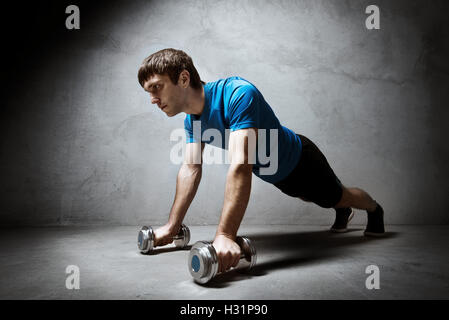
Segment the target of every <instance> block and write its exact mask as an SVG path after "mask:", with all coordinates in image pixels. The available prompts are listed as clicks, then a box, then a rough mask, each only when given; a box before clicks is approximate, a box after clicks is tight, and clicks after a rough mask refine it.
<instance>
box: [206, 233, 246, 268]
mask: <svg viewBox="0 0 449 320" xmlns="http://www.w3.org/2000/svg"><path fill="white" fill-rule="evenodd" d="M212 245H213V246H214V248H215V251H216V252H217V256H218V272H225V271H227V270H229V269H230V268H232V267H235V266H237V264H238V263H239V260H240V254H241V251H240V247H239V245H238V244H237V243H236V242H235V241H234V240H233V239H232V237H230V236H227V235H217V236H215V239H214V242H213V244H212Z"/></svg>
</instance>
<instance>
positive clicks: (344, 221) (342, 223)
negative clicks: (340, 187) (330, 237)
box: [331, 208, 354, 233]
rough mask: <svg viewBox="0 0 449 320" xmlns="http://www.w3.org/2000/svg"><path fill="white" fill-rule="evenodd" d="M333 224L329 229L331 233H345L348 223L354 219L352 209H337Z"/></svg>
mask: <svg viewBox="0 0 449 320" xmlns="http://www.w3.org/2000/svg"><path fill="white" fill-rule="evenodd" d="M335 211H336V215H335V222H334V224H333V225H332V227H331V231H332V232H337V233H341V232H347V231H348V223H349V221H351V219H352V217H354V211H353V210H352V208H339V209H336V210H335Z"/></svg>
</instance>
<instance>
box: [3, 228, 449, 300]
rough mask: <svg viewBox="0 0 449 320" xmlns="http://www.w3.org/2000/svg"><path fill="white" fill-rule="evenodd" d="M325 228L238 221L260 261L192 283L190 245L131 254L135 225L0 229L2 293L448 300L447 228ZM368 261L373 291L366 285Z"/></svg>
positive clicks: (207, 235) (201, 235)
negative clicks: (73, 273)
mask: <svg viewBox="0 0 449 320" xmlns="http://www.w3.org/2000/svg"><path fill="white" fill-rule="evenodd" d="M327 228H328V227H327V226H299V225H298V226H297V225H288V226H285V225H276V226H242V227H241V228H240V231H239V234H240V235H246V236H248V237H250V238H251V239H252V240H254V242H255V243H256V246H257V250H258V265H257V266H256V267H255V268H254V270H253V272H251V273H250V274H247V275H242V274H239V273H237V272H235V271H233V272H229V273H227V274H224V275H221V276H219V277H217V278H216V279H214V280H213V281H212V282H211V283H210V284H209V285H208V286H200V285H197V284H195V283H194V282H193V281H192V279H191V277H190V274H189V272H188V269H187V257H188V253H189V251H188V249H186V250H175V249H174V246H173V245H170V246H167V247H164V248H161V249H159V250H157V251H156V253H155V254H153V255H142V254H140V253H139V252H138V250H137V246H136V238H137V232H138V230H139V227H138V226H136V227H54V228H17V229H11V228H10V229H2V230H1V235H0V274H1V277H0V299H283V300H284V299H435V298H436V299H448V298H449V268H448V263H449V249H448V247H449V233H448V231H449V227H447V226H387V227H386V229H387V231H388V234H387V237H385V238H383V239H368V238H365V237H364V236H363V229H364V226H351V228H350V232H348V233H345V234H332V233H329V232H328V231H327ZM190 229H191V233H192V241H191V243H194V242H195V241H197V240H211V239H212V237H213V235H214V233H215V226H192V227H190ZM68 265H76V266H78V267H79V270H80V289H79V290H68V289H67V288H66V278H67V277H68V276H69V275H68V274H66V273H65V272H66V267H67V266H68ZM369 265H376V266H378V267H379V272H380V289H378V290H376V289H372V290H368V289H367V288H366V286H365V281H366V279H367V277H368V276H369V274H366V273H365V271H366V268H367V266H369Z"/></svg>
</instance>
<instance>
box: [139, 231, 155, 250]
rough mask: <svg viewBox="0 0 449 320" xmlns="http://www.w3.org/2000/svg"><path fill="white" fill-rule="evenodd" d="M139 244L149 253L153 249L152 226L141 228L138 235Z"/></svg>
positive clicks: (140, 247)
mask: <svg viewBox="0 0 449 320" xmlns="http://www.w3.org/2000/svg"><path fill="white" fill-rule="evenodd" d="M137 246H138V247H139V250H140V252H142V253H148V252H149V251H151V250H153V246H154V233H153V228H152V227H150V226H148V227H147V226H143V227H142V229H140V231H139V235H138V236H137Z"/></svg>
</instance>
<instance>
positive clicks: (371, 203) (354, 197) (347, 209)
mask: <svg viewBox="0 0 449 320" xmlns="http://www.w3.org/2000/svg"><path fill="white" fill-rule="evenodd" d="M342 187H343V192H342V197H341V199H340V201H339V202H338V203H337V204H336V205H335V207H334V208H335V211H336V212H337V216H336V220H335V224H334V226H333V227H332V230H333V231H337V232H343V231H346V226H347V224H348V222H349V220H350V219H351V218H352V215H353V211H352V208H356V209H361V210H366V212H367V213H368V224H367V227H366V230H365V235H367V236H382V235H383V234H384V233H385V230H384V221H383V216H384V212H383V209H382V207H381V206H380V205H379V204H378V203H377V202H376V201H375V200H374V199H373V198H371V196H370V195H369V194H368V193H367V192H366V191H364V190H362V189H360V188H346V187H344V186H342ZM339 230H340V231H339Z"/></svg>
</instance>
